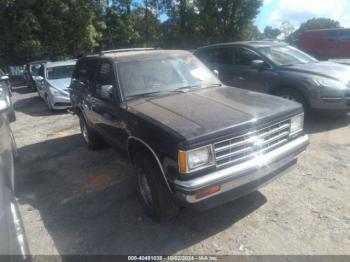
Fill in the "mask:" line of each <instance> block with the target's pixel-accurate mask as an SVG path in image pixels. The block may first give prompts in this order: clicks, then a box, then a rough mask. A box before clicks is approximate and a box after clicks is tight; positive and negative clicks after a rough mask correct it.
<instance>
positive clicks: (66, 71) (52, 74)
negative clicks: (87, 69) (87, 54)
mask: <svg viewBox="0 0 350 262" xmlns="http://www.w3.org/2000/svg"><path fill="white" fill-rule="evenodd" d="M73 69H74V65H66V66H56V67H48V68H47V79H49V80H54V79H61V78H70V77H72V74H73Z"/></svg>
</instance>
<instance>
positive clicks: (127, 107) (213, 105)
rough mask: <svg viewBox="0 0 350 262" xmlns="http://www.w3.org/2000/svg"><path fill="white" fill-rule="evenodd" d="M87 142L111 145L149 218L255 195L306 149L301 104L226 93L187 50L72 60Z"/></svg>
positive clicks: (73, 96)
mask: <svg viewBox="0 0 350 262" xmlns="http://www.w3.org/2000/svg"><path fill="white" fill-rule="evenodd" d="M71 100H72V106H73V110H74V112H75V113H76V114H77V115H78V116H79V118H80V126H81V131H82V135H83V137H84V140H85V142H86V144H87V146H88V147H89V148H91V149H96V148H98V147H100V146H101V145H103V143H104V142H105V143H107V144H109V145H113V146H119V147H120V148H121V149H124V150H125V151H126V152H128V155H129V157H130V159H131V161H132V163H134V165H135V166H136V167H137V181H138V183H137V188H138V192H139V195H140V198H141V201H142V203H143V205H144V207H145V210H146V212H147V214H149V215H150V216H151V217H152V218H153V219H155V220H156V221H164V220H168V219H170V218H173V217H174V216H175V215H176V213H177V210H178V206H181V205H183V206H192V207H195V208H198V209H206V208H210V207H213V206H216V205H219V204H221V203H224V202H227V201H230V200H232V199H235V198H238V197H240V196H242V195H245V194H248V193H249V192H251V191H254V190H256V189H257V188H259V187H260V186H262V185H263V184H265V183H267V182H268V181H270V180H271V179H273V178H275V177H277V176H278V175H281V174H282V173H284V172H285V171H287V170H288V169H289V168H291V167H293V166H295V164H296V162H297V158H298V156H299V154H300V153H301V152H303V151H304V150H305V148H306V147H307V144H308V137H307V136H306V135H304V133H303V109H302V107H301V105H300V104H298V103H295V102H293V101H288V100H285V99H281V98H278V97H275V96H269V95H264V94H259V93H254V92H248V91H245V90H242V89H237V88H231V87H226V86H223V85H222V84H221V82H220V81H219V80H218V79H217V78H216V76H215V75H214V74H213V73H212V72H211V71H210V70H209V69H208V68H206V67H205V66H204V65H203V64H202V63H200V62H199V60H198V59H196V58H195V57H194V56H193V55H192V54H191V53H189V52H186V51H161V50H148V49H146V50H142V49H126V50H115V51H106V52H103V53H102V54H101V55H92V56H87V57H84V58H81V59H79V60H78V62H77V66H76V68H75V70H74V74H73V78H72V84H71Z"/></svg>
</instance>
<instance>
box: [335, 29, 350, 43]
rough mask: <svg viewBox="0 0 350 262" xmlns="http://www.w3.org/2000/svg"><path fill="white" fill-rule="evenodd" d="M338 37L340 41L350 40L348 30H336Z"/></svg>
mask: <svg viewBox="0 0 350 262" xmlns="http://www.w3.org/2000/svg"><path fill="white" fill-rule="evenodd" d="M338 39H339V41H340V42H349V41H350V30H341V31H339V32H338Z"/></svg>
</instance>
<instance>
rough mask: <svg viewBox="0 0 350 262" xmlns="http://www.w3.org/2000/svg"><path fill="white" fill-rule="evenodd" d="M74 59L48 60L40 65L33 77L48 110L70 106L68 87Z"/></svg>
mask: <svg viewBox="0 0 350 262" xmlns="http://www.w3.org/2000/svg"><path fill="white" fill-rule="evenodd" d="M75 64H76V60H67V61H61V62H48V63H45V64H43V65H42V67H41V68H40V69H39V71H38V76H36V77H35V82H36V86H37V90H38V94H39V96H40V97H42V98H43V99H44V101H45V102H46V103H47V105H48V107H49V109H50V110H63V109H67V108H69V107H70V106H71V102H70V98H69V91H68V87H69V85H70V82H71V77H72V73H73V69H74V66H75Z"/></svg>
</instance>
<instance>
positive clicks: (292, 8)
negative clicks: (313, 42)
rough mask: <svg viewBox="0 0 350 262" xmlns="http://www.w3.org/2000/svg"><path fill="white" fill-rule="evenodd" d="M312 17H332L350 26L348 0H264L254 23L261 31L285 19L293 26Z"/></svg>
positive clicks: (349, 3)
mask: <svg viewBox="0 0 350 262" xmlns="http://www.w3.org/2000/svg"><path fill="white" fill-rule="evenodd" d="M313 17H326V18H332V19H334V20H337V21H339V22H340V24H341V26H344V27H350V1H349V0H264V4H263V6H262V7H261V9H260V13H259V15H258V16H257V18H256V19H255V24H256V25H257V26H258V27H259V29H260V30H261V31H262V30H263V29H264V28H265V26H267V25H270V26H272V27H278V26H279V25H280V23H281V22H283V21H285V20H287V21H289V22H291V23H292V24H293V25H294V27H295V28H297V27H298V26H299V25H300V24H301V23H303V22H305V21H306V20H308V19H310V18H313Z"/></svg>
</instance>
